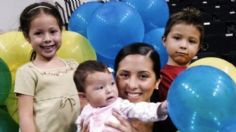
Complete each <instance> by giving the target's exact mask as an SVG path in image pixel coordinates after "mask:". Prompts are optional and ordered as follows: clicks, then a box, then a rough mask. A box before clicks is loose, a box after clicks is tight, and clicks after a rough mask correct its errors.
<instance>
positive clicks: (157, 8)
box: [121, 0, 169, 33]
mask: <svg viewBox="0 0 236 132" xmlns="http://www.w3.org/2000/svg"><path fill="white" fill-rule="evenodd" d="M121 1H123V2H125V3H126V4H128V5H130V6H131V7H133V8H135V9H136V10H137V11H138V12H139V13H140V15H141V17H142V19H143V22H144V25H145V32H146V33H147V32H149V31H151V30H152V29H155V28H158V27H165V25H166V23H167V20H168V18H169V6H168V4H167V2H166V0H121Z"/></svg>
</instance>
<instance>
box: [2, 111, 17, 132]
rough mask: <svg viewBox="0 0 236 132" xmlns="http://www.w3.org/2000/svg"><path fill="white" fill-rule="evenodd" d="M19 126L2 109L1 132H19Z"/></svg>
mask: <svg viewBox="0 0 236 132" xmlns="http://www.w3.org/2000/svg"><path fill="white" fill-rule="evenodd" d="M18 131H19V125H18V124H17V123H16V122H15V121H14V120H13V119H12V118H11V116H10V115H9V113H7V112H6V111H4V110H2V109H0V132H18Z"/></svg>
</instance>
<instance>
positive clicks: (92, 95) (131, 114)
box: [74, 61, 167, 132]
mask: <svg viewBox="0 0 236 132" xmlns="http://www.w3.org/2000/svg"><path fill="white" fill-rule="evenodd" d="M74 82H75V84H76V86H77V89H78V91H79V92H80V94H82V93H83V94H84V97H85V98H86V99H87V101H88V103H89V104H88V105H86V106H85V107H84V108H83V110H82V112H81V115H80V116H79V117H78V119H77V121H76V124H77V126H78V130H77V132H80V131H81V127H83V122H84V123H85V124H87V123H89V126H88V128H89V131H90V132H105V131H106V132H116V131H117V130H115V129H112V128H109V127H106V126H105V123H106V122H113V123H117V124H119V121H118V120H117V119H116V118H115V117H113V116H112V110H113V109H116V110H117V111H119V112H120V113H121V115H123V116H124V117H126V118H128V119H129V118H135V119H139V120H142V121H144V122H154V121H159V120H164V119H166V117H167V102H166V101H165V102H162V103H147V102H140V103H130V102H129V101H128V100H123V99H121V98H119V97H118V90H117V87H116V84H115V81H114V79H113V76H112V73H111V72H109V70H108V68H107V67H106V66H105V65H104V64H102V63H100V62H97V61H86V62H83V63H81V64H80V65H79V66H78V68H77V70H76V72H75V74H74Z"/></svg>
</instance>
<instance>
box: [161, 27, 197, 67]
mask: <svg viewBox="0 0 236 132" xmlns="http://www.w3.org/2000/svg"><path fill="white" fill-rule="evenodd" d="M200 35H201V34H200V32H199V30H198V29H197V28H196V27H194V26H193V25H188V24H183V23H180V24H176V25H174V26H173V27H172V28H171V30H170V32H169V33H168V35H167V36H166V37H164V38H163V43H164V46H165V47H166V49H167V52H168V55H169V58H168V62H167V64H170V65H177V66H187V65H188V64H189V63H190V62H191V60H192V59H193V57H194V56H195V55H196V54H197V52H198V50H199V49H200Z"/></svg>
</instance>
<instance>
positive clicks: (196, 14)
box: [164, 7, 204, 44]
mask: <svg viewBox="0 0 236 132" xmlns="http://www.w3.org/2000/svg"><path fill="white" fill-rule="evenodd" d="M180 23H184V24H189V25H193V26H195V27H196V28H197V29H198V30H199V32H200V44H202V42H203V38H204V26H203V21H202V17H201V11H200V10H198V9H196V8H193V7H187V8H184V9H183V10H181V11H179V12H176V13H174V14H172V15H171V16H170V18H169V20H168V21H167V24H166V27H165V32H164V37H167V35H168V34H169V32H170V30H171V28H172V27H173V26H175V25H176V24H180Z"/></svg>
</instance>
